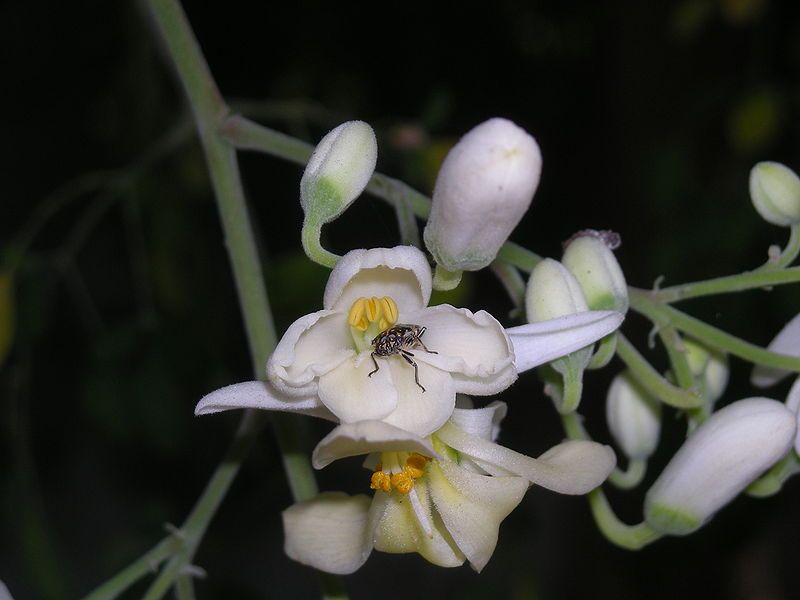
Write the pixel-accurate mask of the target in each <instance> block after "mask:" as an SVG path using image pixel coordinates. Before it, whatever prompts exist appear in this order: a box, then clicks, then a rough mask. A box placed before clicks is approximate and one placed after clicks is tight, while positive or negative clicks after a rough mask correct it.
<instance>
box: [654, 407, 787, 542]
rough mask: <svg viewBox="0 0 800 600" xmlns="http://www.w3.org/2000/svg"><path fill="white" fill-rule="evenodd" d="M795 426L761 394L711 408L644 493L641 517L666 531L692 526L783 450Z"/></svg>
mask: <svg viewBox="0 0 800 600" xmlns="http://www.w3.org/2000/svg"><path fill="white" fill-rule="evenodd" d="M796 426H797V425H796V417H795V415H794V414H793V413H792V412H791V411H790V410H789V409H788V408H786V407H785V406H784V405H783V404H782V403H780V402H776V401H775V400H769V399H767V398H747V399H745V400H739V401H738V402H734V403H733V404H730V405H728V406H726V407H725V408H723V409H721V410H719V411H717V412H716V413H714V414H713V415H712V416H711V417H710V418H709V419H708V421H706V422H705V423H703V424H702V425H701V426H700V427H698V428H697V429H696V430H695V432H694V433H693V434H692V435H691V436H690V437H689V439H687V440H686V442H684V444H683V446H681V448H680V449H679V450H678V452H677V453H676V454H675V456H673V458H672V460H671V461H670V462H669V464H668V465H667V466H666V468H665V469H664V471H663V472H662V473H661V475H660V476H659V478H658V479H657V480H656V482H655V483H654V484H653V486H652V487H651V488H650V490H649V491H648V492H647V497H646V499H645V520H646V521H647V523H648V524H649V525H650V526H651V527H652V528H653V529H656V530H657V531H659V532H661V533H664V534H668V535H686V534H689V533H692V532H693V531H695V530H697V529H698V528H700V527H701V526H702V525H703V524H704V523H706V522H707V521H708V520H709V519H711V517H712V516H713V515H714V513H716V511H717V510H719V509H720V508H722V507H723V506H724V505H726V504H727V503H728V502H730V501H731V500H732V499H733V498H734V497H736V496H737V495H738V494H739V493H740V492H741V491H742V490H743V489H744V488H745V487H747V485H748V484H750V483H751V482H752V481H754V480H755V479H756V478H757V477H758V476H759V475H760V474H761V473H763V472H764V471H765V470H766V469H768V468H769V467H770V466H772V465H773V464H774V463H775V462H777V461H778V460H779V459H780V458H781V457H782V456H784V455H785V454H786V452H787V451H788V450H789V449H790V448H791V446H792V443H793V442H794V439H795V431H796Z"/></svg>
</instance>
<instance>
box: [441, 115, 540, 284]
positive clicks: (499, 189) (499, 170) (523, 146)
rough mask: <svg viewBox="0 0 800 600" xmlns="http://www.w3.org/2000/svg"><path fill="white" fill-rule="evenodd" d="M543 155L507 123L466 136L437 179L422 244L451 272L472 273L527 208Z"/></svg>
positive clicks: (496, 121)
mask: <svg viewBox="0 0 800 600" xmlns="http://www.w3.org/2000/svg"><path fill="white" fill-rule="evenodd" d="M541 170H542V155H541V152H540V151H539V146H538V144H537V143H536V140H535V139H533V137H532V136H530V135H529V134H528V133H527V132H525V130H523V129H521V128H520V127H518V126H517V125H515V124H514V123H512V122H511V121H509V120H507V119H500V118H494V119H489V120H488V121H486V122H484V123H481V124H480V125H478V126H477V127H475V128H474V129H472V130H471V131H469V132H468V133H467V134H466V135H465V136H464V137H462V138H461V139H460V140H459V142H458V143H457V144H456V145H455V146H454V147H453V148H452V149H451V150H450V152H449V153H448V154H447V157H446V158H445V160H444V163H443V164H442V168H441V170H440V171H439V175H438V176H437V178H436V186H435V188H434V191H433V203H432V205H431V213H430V217H429V218H428V224H427V226H426V227H425V245H426V246H427V248H428V250H429V251H430V253H431V254H432V255H433V258H434V259H435V260H436V263H437V265H440V266H441V267H442V268H444V269H446V270H447V271H450V272H457V271H477V270H478V269H482V268H484V267H486V266H487V265H488V264H489V263H490V262H492V261H493V260H494V258H495V256H497V252H498V250H499V249H500V246H502V245H503V243H504V242H505V241H506V240H507V239H508V236H509V234H510V233H511V231H512V230H513V229H514V228H515V227H516V226H517V224H518V223H519V221H520V219H522V216H523V215H524V214H525V211H527V210H528V207H529V206H530V204H531V200H532V199H533V194H534V192H536V188H537V187H538V185H539V176H540V174H541Z"/></svg>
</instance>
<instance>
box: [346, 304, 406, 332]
mask: <svg viewBox="0 0 800 600" xmlns="http://www.w3.org/2000/svg"><path fill="white" fill-rule="evenodd" d="M347 322H348V324H349V325H350V326H351V327H353V328H354V329H358V330H359V331H366V330H367V329H368V328H369V326H370V325H371V324H372V323H377V325H378V328H379V329H380V330H381V331H385V330H387V329H389V327H391V326H392V325H394V324H395V323H397V304H396V303H395V301H394V300H392V299H391V298H390V297H389V296H384V297H383V298H378V297H376V296H372V297H371V298H359V299H358V300H356V301H355V302H353V305H352V306H351V307H350V312H349V313H348V314H347Z"/></svg>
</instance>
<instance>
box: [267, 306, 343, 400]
mask: <svg viewBox="0 0 800 600" xmlns="http://www.w3.org/2000/svg"><path fill="white" fill-rule="evenodd" d="M354 355H355V350H354V349H353V340H352V338H351V336H350V331H349V329H348V325H347V317H346V315H343V314H341V313H337V312H334V311H330V310H320V311H317V312H314V313H311V314H310V315H306V316H305V317H301V318H300V319H298V320H297V321H295V322H294V323H292V324H291V325H290V326H289V329H287V330H286V333H284V334H283V337H282V338H281V341H280V342H278V345H277V347H276V348H275V351H274V352H273V353H272V355H271V356H270V357H269V360H268V361H267V376H268V377H269V380H270V382H271V383H272V384H273V385H274V386H275V387H276V388H278V389H279V390H281V391H283V392H285V393H287V394H293V395H298V396H305V395H308V394H314V393H316V391H317V378H318V377H319V376H320V375H324V374H325V373H328V372H329V371H331V370H332V369H334V368H335V367H336V366H337V365H340V364H341V363H342V362H344V361H345V360H346V359H347V358H349V357H351V356H354Z"/></svg>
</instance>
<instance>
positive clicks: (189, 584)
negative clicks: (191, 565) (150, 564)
mask: <svg viewBox="0 0 800 600" xmlns="http://www.w3.org/2000/svg"><path fill="white" fill-rule="evenodd" d="M175 596H176V598H177V600H195V596H194V582H193V581H192V576H191V575H189V574H186V573H183V574H181V575H178V578H177V579H176V580H175Z"/></svg>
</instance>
